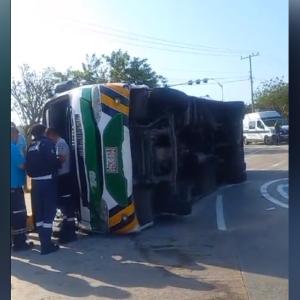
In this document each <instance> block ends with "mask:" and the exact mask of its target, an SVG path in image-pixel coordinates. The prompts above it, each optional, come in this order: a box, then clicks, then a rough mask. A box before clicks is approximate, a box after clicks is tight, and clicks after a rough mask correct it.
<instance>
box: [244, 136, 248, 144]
mask: <svg viewBox="0 0 300 300" xmlns="http://www.w3.org/2000/svg"><path fill="white" fill-rule="evenodd" d="M248 144H249V142H248V140H247V138H246V137H245V136H244V145H248Z"/></svg>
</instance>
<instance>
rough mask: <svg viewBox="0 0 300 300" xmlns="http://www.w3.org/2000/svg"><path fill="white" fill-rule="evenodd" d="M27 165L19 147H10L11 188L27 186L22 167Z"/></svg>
mask: <svg viewBox="0 0 300 300" xmlns="http://www.w3.org/2000/svg"><path fill="white" fill-rule="evenodd" d="M24 163H25V158H24V156H23V155H22V154H21V152H20V150H19V148H18V146H17V145H16V144H13V143H11V146H10V187H11V188H19V187H22V186H23V185H24V184H25V171H24V170H23V169H21V168H20V165H22V164H24Z"/></svg>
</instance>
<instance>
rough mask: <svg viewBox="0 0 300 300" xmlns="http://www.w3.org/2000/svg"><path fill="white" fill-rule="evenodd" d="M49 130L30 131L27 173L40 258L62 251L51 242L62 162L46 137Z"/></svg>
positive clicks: (41, 127) (52, 144)
mask: <svg viewBox="0 0 300 300" xmlns="http://www.w3.org/2000/svg"><path fill="white" fill-rule="evenodd" d="M45 131H46V127H45V126H44V125H41V124H36V125H34V126H33V127H32V128H31V135H32V136H33V137H34V140H33V142H32V143H31V144H30V145H29V147H28V150H27V154H26V171H27V174H28V175H29V176H30V177H31V182H32V188H31V199H32V205H33V211H34V212H35V222H36V228H37V231H38V234H39V239H40V243H41V254H48V253H51V252H54V251H57V250H58V249H59V246H58V245H55V244H54V243H52V241H51V236H52V225H53V221H54V217H55V212H56V198H57V181H56V176H57V171H58V168H59V167H60V162H59V160H58V159H57V157H56V151H55V145H54V143H53V142H52V141H51V140H50V139H49V138H47V137H46V136H45Z"/></svg>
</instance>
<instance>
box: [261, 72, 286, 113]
mask: <svg viewBox="0 0 300 300" xmlns="http://www.w3.org/2000/svg"><path fill="white" fill-rule="evenodd" d="M255 107H256V108H257V109H260V110H276V111H278V112H280V113H281V114H282V115H283V116H284V117H286V118H288V114H289V88H288V83H287V82H285V81H283V79H282V78H278V77H276V78H274V79H271V80H269V81H265V82H263V83H262V85H261V86H260V87H259V88H258V89H257V90H256V92H255Z"/></svg>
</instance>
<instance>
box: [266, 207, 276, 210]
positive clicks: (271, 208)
mask: <svg viewBox="0 0 300 300" xmlns="http://www.w3.org/2000/svg"><path fill="white" fill-rule="evenodd" d="M274 209H276V208H275V207H274V206H273V207H269V208H266V210H274Z"/></svg>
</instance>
